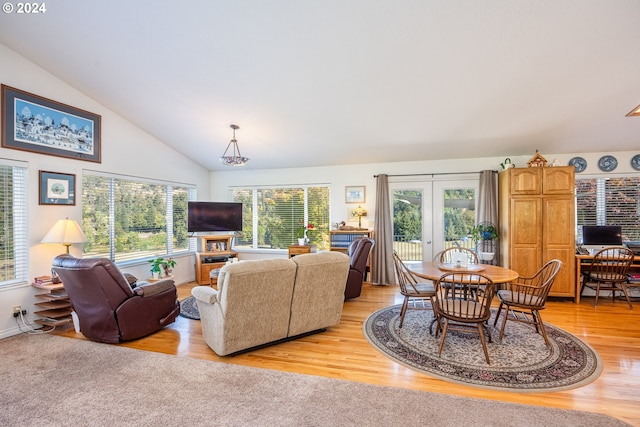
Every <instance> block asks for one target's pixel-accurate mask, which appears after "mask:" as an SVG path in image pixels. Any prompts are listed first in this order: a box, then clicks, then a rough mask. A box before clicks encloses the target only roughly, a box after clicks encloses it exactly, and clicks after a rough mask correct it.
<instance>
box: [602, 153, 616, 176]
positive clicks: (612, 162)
mask: <svg viewBox="0 0 640 427" xmlns="http://www.w3.org/2000/svg"><path fill="white" fill-rule="evenodd" d="M598 167H599V168H600V170H602V171H604V172H611V171H612V170H614V169H615V168H617V167H618V161H617V160H616V158H615V157H613V156H602V157H600V160H598Z"/></svg>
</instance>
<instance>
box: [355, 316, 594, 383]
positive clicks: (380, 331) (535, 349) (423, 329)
mask: <svg viewBox="0 0 640 427" xmlns="http://www.w3.org/2000/svg"><path fill="white" fill-rule="evenodd" d="M400 308H401V305H394V306H391V307H386V308H383V309H381V310H378V311H376V312H375V313H373V314H371V315H370V316H369V317H368V318H367V319H366V320H365V322H364V325H363V329H364V334H365V336H366V337H367V339H368V340H369V342H370V343H371V344H372V345H373V346H374V347H375V348H376V349H378V350H379V351H380V352H382V353H383V354H384V355H385V356H387V357H388V358H390V359H392V360H394V361H396V362H398V363H400V364H402V365H405V366H407V367H409V368H411V369H413V370H415V371H418V372H422V373H424V374H426V375H429V376H433V377H437V378H440V379H443V380H447V381H451V382H456V383H460V384H466V385H472V386H476V387H481V388H488V389H493V390H511V391H518V392H527V391H529V392H542V391H560V390H568V389H572V388H577V387H580V386H583V385H585V384H588V383H590V382H592V381H594V380H595V379H596V378H598V376H599V375H600V373H601V372H602V361H601V360H600V357H599V356H598V354H597V353H596V352H595V351H594V350H593V349H592V348H591V347H590V346H589V345H587V344H586V343H584V342H582V341H581V340H579V339H578V338H576V337H574V336H573V335H571V334H569V333H567V332H565V331H563V330H561V329H558V328H556V327H554V326H552V325H549V324H548V323H545V326H546V331H547V335H548V338H549V341H550V344H551V345H550V347H549V348H547V347H546V346H545V344H544V339H543V338H542V335H539V334H537V333H536V332H535V329H534V328H533V327H531V326H529V325H525V324H522V323H517V322H508V323H507V326H506V329H505V333H504V338H503V340H502V342H500V339H499V336H500V330H499V328H497V327H499V326H500V322H501V321H502V319H500V320H499V321H498V324H497V325H496V326H497V327H496V328H494V327H493V326H492V325H493V318H494V316H495V314H496V310H493V313H492V317H491V319H490V321H489V330H490V332H491V336H492V337H493V339H492V342H488V343H487V347H488V350H489V358H490V360H491V364H490V365H487V363H486V362H485V359H484V353H483V351H482V344H481V342H480V337H479V336H478V334H474V333H459V332H454V331H449V332H448V333H447V339H446V341H445V344H444V347H443V349H442V355H441V356H438V345H439V340H440V337H439V336H438V337H435V336H433V335H431V334H430V333H429V325H430V323H431V321H432V319H433V312H432V311H431V310H409V311H408V312H407V315H406V316H405V320H404V324H403V325H402V329H399V328H398V323H399V320H400ZM501 317H502V316H501Z"/></svg>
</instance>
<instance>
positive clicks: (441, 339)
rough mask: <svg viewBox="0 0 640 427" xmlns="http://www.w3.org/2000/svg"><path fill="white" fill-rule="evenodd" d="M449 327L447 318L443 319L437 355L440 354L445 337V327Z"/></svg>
mask: <svg viewBox="0 0 640 427" xmlns="http://www.w3.org/2000/svg"><path fill="white" fill-rule="evenodd" d="M448 328H449V319H444V326H442V332H441V334H442V336H441V337H440V346H439V347H438V356H440V355H441V354H442V347H444V339H445V338H446V337H447V329H448Z"/></svg>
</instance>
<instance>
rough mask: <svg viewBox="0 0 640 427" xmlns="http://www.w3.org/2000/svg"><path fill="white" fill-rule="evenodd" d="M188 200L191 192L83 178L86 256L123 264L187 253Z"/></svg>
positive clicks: (168, 186) (161, 185)
mask: <svg viewBox="0 0 640 427" xmlns="http://www.w3.org/2000/svg"><path fill="white" fill-rule="evenodd" d="M192 198H195V189H193V188H190V187H185V186H176V185H171V184H166V183H158V182H150V181H140V180H134V179H126V178H120V177H118V178H115V177H109V176H99V175H89V174H85V175H84V176H83V181H82V222H83V230H84V232H85V234H86V235H87V239H88V242H87V243H85V245H84V249H83V253H84V255H85V256H89V257H91V256H93V257H106V258H110V259H111V260H113V261H124V260H132V259H141V258H147V257H150V256H157V255H161V254H173V253H175V252H180V251H187V250H188V249H189V239H188V235H187V201H188V200H192Z"/></svg>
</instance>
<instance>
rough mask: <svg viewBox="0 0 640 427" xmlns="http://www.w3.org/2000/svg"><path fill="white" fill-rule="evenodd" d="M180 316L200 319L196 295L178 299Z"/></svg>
mask: <svg viewBox="0 0 640 427" xmlns="http://www.w3.org/2000/svg"><path fill="white" fill-rule="evenodd" d="M180 316H182V317H186V318H187V319H193V320H200V311H199V310H198V303H197V302H196V297H194V296H191V297H186V298H185V299H183V300H182V301H180Z"/></svg>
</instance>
